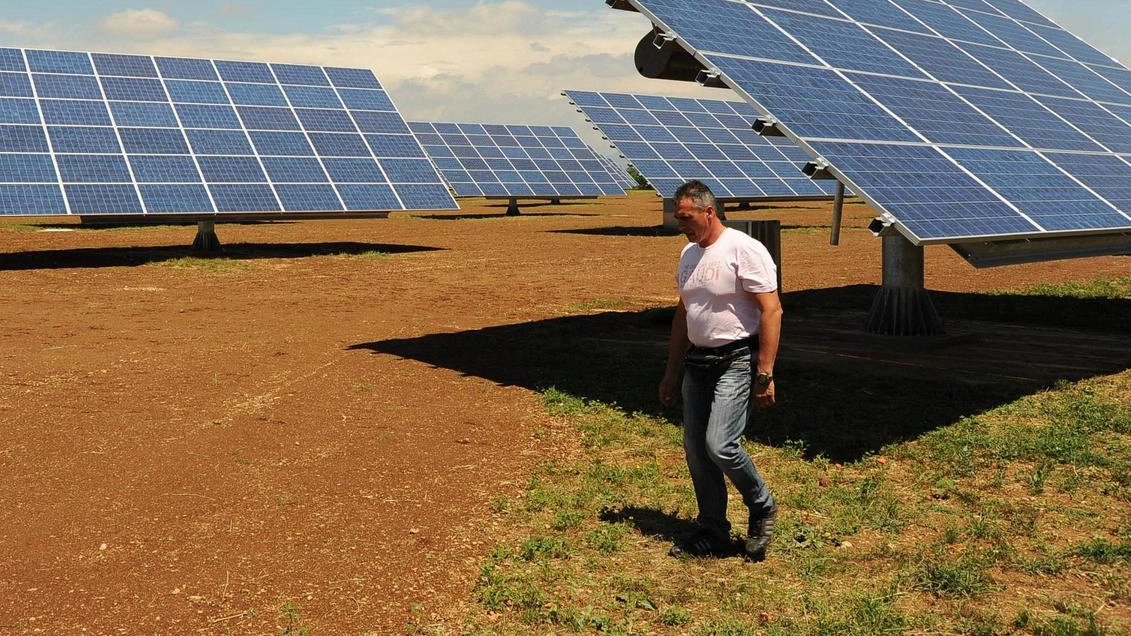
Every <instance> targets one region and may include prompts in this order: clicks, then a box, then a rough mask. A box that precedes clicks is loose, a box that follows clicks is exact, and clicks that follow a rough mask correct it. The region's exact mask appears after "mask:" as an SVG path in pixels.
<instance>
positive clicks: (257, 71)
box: [216, 60, 275, 84]
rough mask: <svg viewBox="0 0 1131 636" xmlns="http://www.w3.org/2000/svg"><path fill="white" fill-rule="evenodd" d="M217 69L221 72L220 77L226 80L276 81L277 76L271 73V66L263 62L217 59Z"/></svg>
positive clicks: (260, 82)
mask: <svg viewBox="0 0 1131 636" xmlns="http://www.w3.org/2000/svg"><path fill="white" fill-rule="evenodd" d="M216 70H217V71H219V73H220V79H222V80H224V81H225V82H256V83H259V84H274V83H275V76H274V75H272V74H271V67H270V66H268V65H267V64H264V63H262V62H232V61H228V60H216Z"/></svg>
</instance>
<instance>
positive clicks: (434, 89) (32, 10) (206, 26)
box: [0, 0, 1131, 149]
mask: <svg viewBox="0 0 1131 636" xmlns="http://www.w3.org/2000/svg"><path fill="white" fill-rule="evenodd" d="M688 1H689V2H693V1H694V0H688ZM1028 4H1029V5H1030V6H1032V7H1033V8H1035V9H1037V10H1038V11H1041V12H1042V13H1044V14H1045V15H1046V16H1048V17H1050V18H1051V19H1053V20H1054V21H1056V22H1057V23H1059V24H1061V25H1062V26H1064V27H1065V28H1067V29H1068V30H1070V31H1072V32H1073V33H1075V34H1076V35H1078V36H1080V37H1081V38H1083V39H1084V40H1086V41H1088V42H1090V43H1091V44H1093V45H1095V46H1097V47H1099V48H1100V49H1101V50H1103V51H1104V52H1106V53H1107V54H1109V55H1111V56H1113V57H1116V58H1117V59H1119V60H1121V61H1123V62H1124V63H1125V64H1128V63H1131V38H1128V35H1127V34H1128V33H1131V11H1128V7H1127V5H1128V4H1129V3H1128V0H1029V1H1028ZM12 5H15V6H12ZM649 26H650V25H649V23H648V22H647V20H646V19H645V18H643V17H642V16H641V15H639V14H636V13H630V12H625V11H614V10H611V9H608V8H607V7H606V6H605V3H604V2H603V0H434V1H431V2H402V1H398V0H386V1H379V2H363V1H359V0H322V1H321V2H310V1H309V0H307V1H306V2H292V1H274V2H272V1H266V0H264V1H250V0H194V1H193V2H185V1H183V0H179V1H173V0H148V1H146V0H102V1H101V2H74V1H73V0H71V1H65V0H33V1H31V2H23V3H9V5H8V6H6V7H5V8H4V12H3V14H2V16H0V45H5V46H17V47H42V48H56V49H70V50H93V51H107V52H126V53H148V54H159V55H184V56H192V57H214V58H227V59H245V60H263V61H272V62H296V63H312V64H332V65H340V66H357V67H367V68H372V69H374V70H375V71H376V72H377V75H378V77H379V78H380V79H381V81H382V82H383V83H384V84H385V86H386V87H387V88H388V89H389V91H390V94H391V95H392V97H393V99H394V101H396V103H397V105H398V106H399V108H400V110H401V111H402V113H404V115H405V116H406V117H407V118H409V119H430V120H434V121H477V122H497V123H532V124H554V125H568V126H573V127H574V128H576V129H577V130H578V132H580V133H582V134H583V135H585V136H586V138H587V139H588V140H589V141H590V142H591V143H593V144H594V145H597V144H599V143H600V137H599V136H597V135H596V133H593V132H592V131H590V130H589V127H588V124H586V123H585V121H584V119H582V117H581V116H580V115H579V114H578V113H577V112H575V110H574V109H573V107H571V106H570V105H569V104H568V102H566V100H565V98H563V97H561V96H560V95H559V93H560V91H561V90H563V89H567V88H568V89H582V90H617V91H626V92H643V93H657V94H668V95H691V96H699V97H711V98H726V97H730V96H731V94H730V92H729V91H725V90H719V89H706V88H702V87H699V86H696V85H694V84H690V83H683V82H669V81H660V80H649V79H645V78H643V77H640V76H639V75H638V74H637V73H636V70H635V68H634V67H633V64H632V52H633V50H634V48H635V46H636V43H637V41H639V40H640V37H641V36H642V35H643V34H644V33H645V32H646V31H647V30H648V28H649ZM602 149H604V148H603V147H602Z"/></svg>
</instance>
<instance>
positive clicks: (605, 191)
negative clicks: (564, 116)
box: [408, 121, 624, 199]
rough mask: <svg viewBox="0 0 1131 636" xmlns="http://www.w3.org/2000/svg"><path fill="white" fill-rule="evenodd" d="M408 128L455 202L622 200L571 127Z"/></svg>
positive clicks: (427, 125)
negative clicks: (467, 198) (461, 198)
mask: <svg viewBox="0 0 1131 636" xmlns="http://www.w3.org/2000/svg"><path fill="white" fill-rule="evenodd" d="M408 127H409V129H410V130H411V131H412V134H413V135H415V136H416V138H417V140H418V141H419V142H420V145H421V147H422V148H423V149H424V152H425V154H427V155H428V158H429V160H430V161H432V162H433V163H434V164H435V165H436V167H437V169H439V171H440V174H441V175H443V177H444V179H445V181H447V183H448V185H449V186H450V187H451V188H452V190H453V191H454V192H455V194H456V196H480V197H504V198H520V197H521V198H550V199H557V198H566V197H596V196H609V195H623V194H624V189H623V188H621V187H620V186H619V185H618V184H617V183H616V180H615V179H614V178H613V176H612V175H611V174H610V173H609V171H608V170H607V169H606V168H605V166H604V165H603V164H602V163H601V162H600V160H599V159H598V157H597V155H596V153H595V152H594V151H593V149H591V148H589V147H588V146H587V145H586V144H585V142H584V141H582V140H581V138H580V137H579V136H578V135H577V132H576V131H574V130H573V129H572V128H570V127H568V126H523V125H507V124H479V123H454V122H423V121H410V122H408ZM492 133H493V134H492Z"/></svg>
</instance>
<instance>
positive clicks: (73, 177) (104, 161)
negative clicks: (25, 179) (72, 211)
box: [57, 155, 132, 183]
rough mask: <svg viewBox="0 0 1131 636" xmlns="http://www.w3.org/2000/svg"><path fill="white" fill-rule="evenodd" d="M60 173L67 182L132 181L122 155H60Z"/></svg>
mask: <svg viewBox="0 0 1131 636" xmlns="http://www.w3.org/2000/svg"><path fill="white" fill-rule="evenodd" d="M57 161H58V162H59V174H60V176H62V178H63V181H65V182H67V183H130V182H131V181H132V179H131V178H130V169H129V168H128V167H126V158H125V157H123V156H122V155H59V157H58V159H57Z"/></svg>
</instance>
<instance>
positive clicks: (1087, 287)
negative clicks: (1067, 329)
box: [1009, 276, 1131, 300]
mask: <svg viewBox="0 0 1131 636" xmlns="http://www.w3.org/2000/svg"><path fill="white" fill-rule="evenodd" d="M1009 293H1012V294H1020V295H1023V296H1052V297H1055V298H1108V299H1113V300H1114V299H1131V276H1124V277H1122V278H1115V279H1110V280H1104V279H1101V280H1093V281H1083V282H1080V281H1069V282H1067V283H1060V284H1056V285H1031V286H1029V287H1025V288H1024V289H1021V290H1019V291H1013V292H1009Z"/></svg>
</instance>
